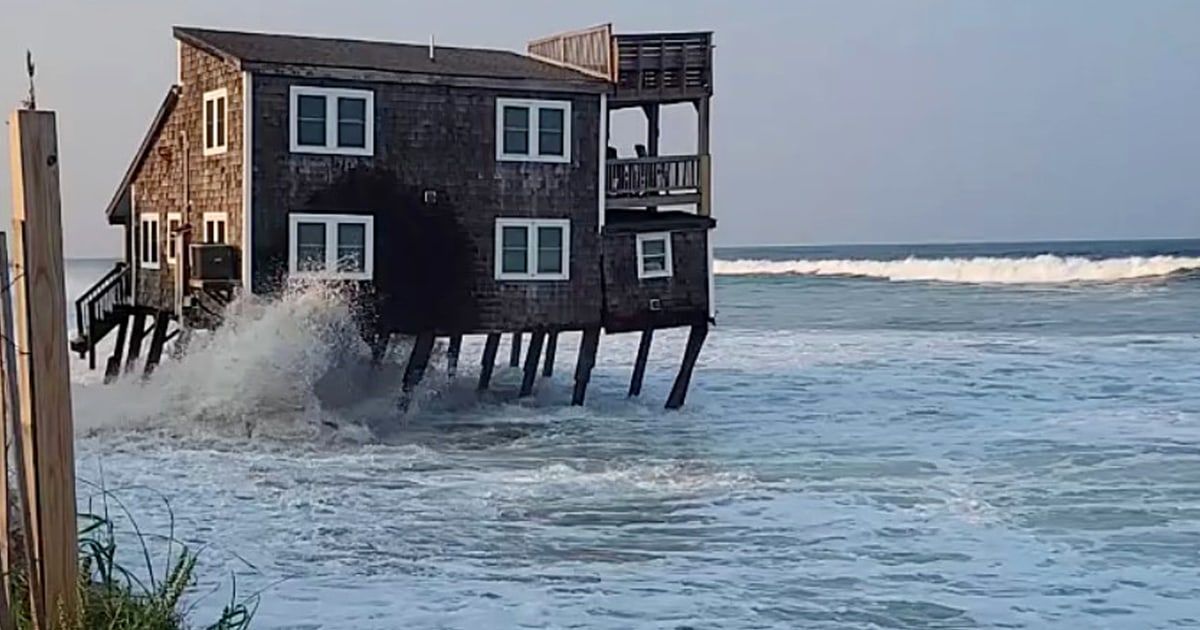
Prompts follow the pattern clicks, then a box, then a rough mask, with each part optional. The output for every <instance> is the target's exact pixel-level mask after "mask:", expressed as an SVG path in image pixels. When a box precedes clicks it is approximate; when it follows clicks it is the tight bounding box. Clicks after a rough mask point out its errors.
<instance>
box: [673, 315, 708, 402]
mask: <svg viewBox="0 0 1200 630" xmlns="http://www.w3.org/2000/svg"><path fill="white" fill-rule="evenodd" d="M707 336H708V324H707V323H704V324H695V325H693V326H692V330H691V332H689V333H688V340H687V348H686V349H685V350H684V351H683V362H682V363H681V364H680V365H679V375H678V376H676V377H675V385H674V386H672V387H671V395H670V396H668V397H667V409H679V408H680V407H682V406H683V400H684V398H686V397H687V392H688V385H689V384H690V383H691V380H692V369H693V368H695V367H696V359H697V358H698V357H699V356H700V349H701V348H702V347H704V338H705V337H707Z"/></svg>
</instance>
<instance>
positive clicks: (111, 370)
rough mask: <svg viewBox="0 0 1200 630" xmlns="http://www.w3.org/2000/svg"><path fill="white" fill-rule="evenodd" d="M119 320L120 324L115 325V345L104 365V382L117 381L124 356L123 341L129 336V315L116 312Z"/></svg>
mask: <svg viewBox="0 0 1200 630" xmlns="http://www.w3.org/2000/svg"><path fill="white" fill-rule="evenodd" d="M117 312H118V313H119V316H120V318H121V323H120V324H118V325H117V343H116V345H115V346H114V347H113V353H112V356H110V357H108V362H107V363H105V364H104V382H105V383H106V384H107V383H111V382H113V381H115V380H117V377H118V376H120V374H121V359H122V358H124V354H125V339H126V338H127V337H128V335H129V314H128V313H125V312H122V311H117Z"/></svg>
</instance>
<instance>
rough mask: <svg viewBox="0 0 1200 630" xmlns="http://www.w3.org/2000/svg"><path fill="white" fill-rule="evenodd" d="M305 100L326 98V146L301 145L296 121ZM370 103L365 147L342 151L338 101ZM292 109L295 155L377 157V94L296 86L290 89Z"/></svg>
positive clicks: (290, 130)
mask: <svg viewBox="0 0 1200 630" xmlns="http://www.w3.org/2000/svg"><path fill="white" fill-rule="evenodd" d="M301 96H321V97H324V98H325V144H324V145H323V146H318V145H307V144H300V137H299V134H298V133H297V130H296V117H297V115H298V114H299V103H300V97H301ZM342 97H346V98H361V99H366V101H367V104H366V109H365V116H366V120H365V121H364V123H365V125H364V129H363V134H364V137H363V139H364V142H363V144H364V145H365V146H362V147H341V146H338V143H337V132H338V111H337V110H338V108H337V103H338V99H339V98H342ZM288 100H289V102H290V105H289V106H288V138H289V143H290V145H291V151H292V153H316V154H319V155H361V156H373V155H375V92H373V91H371V90H351V89H345V88H323V87H312V86H307V85H293V86H292V87H291V89H290V97H289V99H288Z"/></svg>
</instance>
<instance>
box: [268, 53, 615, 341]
mask: <svg viewBox="0 0 1200 630" xmlns="http://www.w3.org/2000/svg"><path fill="white" fill-rule="evenodd" d="M293 84H295V85H308V86H325V87H352V88H357V89H370V90H373V91H374V94H375V97H374V99H375V151H374V156H372V157H346V156H328V155H307V154H293V153H291V152H290V151H289V129H288V107H289V88H290V86H291V85H293ZM497 97H513V98H544V99H554V100H570V101H571V102H572V125H571V129H572V134H571V135H572V138H571V157H572V163H571V164H542V163H514V162H498V161H497V160H496V98H497ZM253 107H254V114H253V118H254V124H255V126H254V133H253V144H254V146H253V155H254V162H253V165H254V168H253V171H254V174H253V180H252V186H253V195H254V197H253V198H254V201H253V205H254V212H253V213H252V220H253V225H252V230H251V231H252V234H253V240H254V243H253V255H254V259H253V260H254V289H255V291H256V292H263V291H270V290H275V289H278V287H279V286H280V281H281V280H282V279H283V278H284V277H285V275H286V271H287V256H288V248H289V243H288V214H289V213H290V212H317V213H341V214H360V213H366V214H373V215H374V216H375V281H374V283H373V289H374V291H375V292H376V294H377V298H378V300H377V304H378V317H379V319H380V323H381V324H382V326H383V327H384V328H386V329H391V330H394V331H398V332H415V331H418V330H423V329H424V330H428V329H431V328H432V329H435V330H438V331H439V332H484V331H505V330H517V329H528V328H533V327H565V328H578V327H582V326H587V325H595V324H598V323H599V318H600V296H601V287H600V264H599V254H600V252H599V246H600V244H599V237H598V232H597V222H598V217H597V203H598V199H597V194H598V170H597V169H598V168H599V164H598V162H599V159H598V152H599V144H598V143H599V137H598V136H599V121H600V102H599V97H598V96H597V95H595V94H563V93H534V92H528V91H521V90H513V91H496V90H490V89H484V88H466V87H451V86H432V85H417V84H397V83H367V84H363V83H345V82H331V81H320V80H312V79H306V80H297V79H291V78H284V77H273V76H267V75H263V74H256V75H255V78H254V97H253ZM427 190H430V191H436V195H437V199H436V202H435V203H426V201H425V197H424V192H425V191H427ZM497 217H539V218H568V219H570V220H571V247H570V250H571V257H570V261H569V264H570V280H569V281H527V282H512V281H497V280H495V279H494V265H495V258H494V256H495V252H494V241H495V220H496V218H497Z"/></svg>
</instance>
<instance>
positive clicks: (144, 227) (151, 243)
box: [138, 212, 161, 269]
mask: <svg viewBox="0 0 1200 630" xmlns="http://www.w3.org/2000/svg"><path fill="white" fill-rule="evenodd" d="M138 225H139V230H138V247H139V248H140V252H139V253H140V254H141V255H140V256H139V257H138V258H139V260H140V262H141V266H142V267H143V268H145V269H158V268H159V267H160V266H161V263H160V262H159V259H158V253H159V252H158V247H159V243H158V239H159V232H158V225H159V224H158V213H157V212H154V213H151V212H147V213H144V214H142V215H141V217H140V221H139V224H138Z"/></svg>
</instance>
